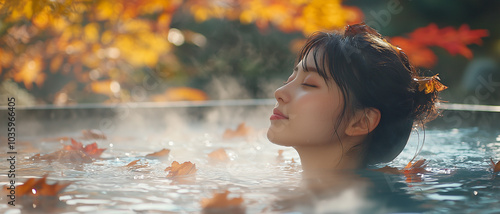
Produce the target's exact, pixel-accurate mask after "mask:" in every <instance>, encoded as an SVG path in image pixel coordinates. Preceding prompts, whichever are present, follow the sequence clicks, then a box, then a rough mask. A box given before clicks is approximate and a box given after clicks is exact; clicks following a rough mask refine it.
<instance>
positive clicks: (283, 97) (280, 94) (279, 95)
mask: <svg viewBox="0 0 500 214" xmlns="http://www.w3.org/2000/svg"><path fill="white" fill-rule="evenodd" d="M286 86H287V85H284V86H281V87H279V88H278V89H276V91H274V97H275V98H276V100H277V101H278V103H287V102H288V101H289V100H290V96H289V95H288V93H287V91H286Z"/></svg>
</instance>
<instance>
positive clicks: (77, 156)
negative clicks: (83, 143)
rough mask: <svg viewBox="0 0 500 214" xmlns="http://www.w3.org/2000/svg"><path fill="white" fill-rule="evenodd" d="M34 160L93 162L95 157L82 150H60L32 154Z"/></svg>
mask: <svg viewBox="0 0 500 214" xmlns="http://www.w3.org/2000/svg"><path fill="white" fill-rule="evenodd" d="M30 159H32V160H35V161H37V160H46V161H51V162H52V161H59V162H64V163H92V162H93V159H92V157H90V156H89V155H87V154H85V153H84V152H82V151H80V150H58V151H55V152H52V153H49V154H45V155H40V154H36V155H34V156H32V157H31V158H30Z"/></svg>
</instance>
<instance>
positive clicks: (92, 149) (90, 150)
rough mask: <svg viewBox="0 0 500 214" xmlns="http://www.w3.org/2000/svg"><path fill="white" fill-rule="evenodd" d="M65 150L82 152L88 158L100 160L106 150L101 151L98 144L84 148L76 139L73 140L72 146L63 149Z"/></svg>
mask: <svg viewBox="0 0 500 214" xmlns="http://www.w3.org/2000/svg"><path fill="white" fill-rule="evenodd" d="M63 149H64V150H68V151H71V150H74V151H82V152H84V153H85V154H87V155H88V156H90V157H92V158H99V157H100V156H101V154H102V153H103V152H104V150H106V149H99V148H98V147H97V143H95V142H94V143H91V144H88V145H86V146H85V147H84V146H83V144H82V143H80V142H78V141H76V140H75V139H73V138H71V145H66V146H64V148H63Z"/></svg>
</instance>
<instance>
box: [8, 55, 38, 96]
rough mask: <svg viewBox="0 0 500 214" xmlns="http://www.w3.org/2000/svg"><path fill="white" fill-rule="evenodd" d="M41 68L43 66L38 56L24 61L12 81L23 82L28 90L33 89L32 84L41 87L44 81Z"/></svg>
mask: <svg viewBox="0 0 500 214" xmlns="http://www.w3.org/2000/svg"><path fill="white" fill-rule="evenodd" d="M42 68H43V64H42V59H41V57H40V56H39V57H36V58H33V59H31V60H26V61H25V63H24V65H23V66H22V67H21V69H20V71H19V72H17V73H16V74H14V81H16V82H23V83H24V86H25V87H26V88H27V89H28V90H29V89H31V88H32V87H33V83H35V84H37V85H38V86H41V85H42V84H43V82H44V81H45V73H42V72H41V71H42Z"/></svg>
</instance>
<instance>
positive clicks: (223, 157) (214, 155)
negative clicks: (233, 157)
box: [208, 148, 229, 161]
mask: <svg viewBox="0 0 500 214" xmlns="http://www.w3.org/2000/svg"><path fill="white" fill-rule="evenodd" d="M208 157H209V158H211V159H212V160H215V161H228V160H229V156H228V155H227V153H226V150H224V149H223V148H220V149H217V150H215V151H213V152H210V153H208Z"/></svg>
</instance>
